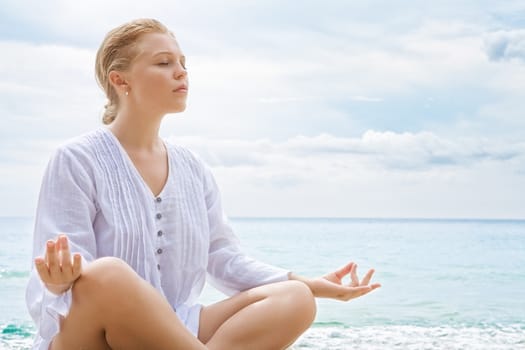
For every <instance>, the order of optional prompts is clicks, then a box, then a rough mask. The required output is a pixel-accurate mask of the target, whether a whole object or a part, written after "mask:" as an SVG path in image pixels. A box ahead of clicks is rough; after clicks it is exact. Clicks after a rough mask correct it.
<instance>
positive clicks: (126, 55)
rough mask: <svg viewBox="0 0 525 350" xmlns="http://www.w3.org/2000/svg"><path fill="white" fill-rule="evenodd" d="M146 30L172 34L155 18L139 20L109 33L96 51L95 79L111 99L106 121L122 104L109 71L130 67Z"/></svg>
mask: <svg viewBox="0 0 525 350" xmlns="http://www.w3.org/2000/svg"><path fill="white" fill-rule="evenodd" d="M147 33H166V34H170V35H171V36H173V33H171V32H170V31H169V30H168V28H167V27H166V26H165V25H164V24H162V23H160V22H159V21H157V20H155V19H150V18H142V19H136V20H133V21H130V22H128V23H124V24H122V25H120V26H118V27H116V28H115V29H113V30H111V31H110V32H108V33H107V34H106V37H105V38H104V41H102V44H101V45H100V47H99V49H98V51H97V57H96V61H95V74H96V79H97V82H98V85H99V86H100V87H101V88H102V90H104V92H105V93H106V97H107V98H108V103H107V104H106V105H105V106H104V108H105V110H104V115H103V117H102V122H103V123H104V124H111V123H112V122H113V121H114V120H115V118H116V116H117V111H118V106H119V99H118V95H117V92H116V91H115V89H114V88H113V86H112V85H111V82H110V81H109V73H110V72H111V71H113V70H115V71H122V72H124V71H127V70H128V69H129V67H130V66H131V63H132V62H133V60H134V59H135V58H136V57H137V55H138V54H139V51H138V49H137V43H138V41H139V39H140V37H141V36H142V35H144V34H147Z"/></svg>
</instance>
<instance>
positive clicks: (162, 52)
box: [153, 51, 186, 58]
mask: <svg viewBox="0 0 525 350" xmlns="http://www.w3.org/2000/svg"><path fill="white" fill-rule="evenodd" d="M158 55H171V56H176V55H175V54H174V53H173V52H172V51H159V52H156V53H154V54H153V57H157V56H158ZM180 57H181V58H186V56H184V55H180Z"/></svg>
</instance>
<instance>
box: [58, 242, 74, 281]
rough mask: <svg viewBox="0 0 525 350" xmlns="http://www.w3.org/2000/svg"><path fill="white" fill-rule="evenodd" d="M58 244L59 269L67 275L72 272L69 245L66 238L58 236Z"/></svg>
mask: <svg viewBox="0 0 525 350" xmlns="http://www.w3.org/2000/svg"><path fill="white" fill-rule="evenodd" d="M58 241H59V242H60V253H61V254H60V255H61V267H62V271H63V272H66V273H68V274H71V273H72V272H73V270H72V266H71V253H70V250H69V244H68V241H67V237H66V236H60V238H59V239H58Z"/></svg>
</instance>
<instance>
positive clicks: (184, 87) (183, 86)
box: [173, 85, 188, 92]
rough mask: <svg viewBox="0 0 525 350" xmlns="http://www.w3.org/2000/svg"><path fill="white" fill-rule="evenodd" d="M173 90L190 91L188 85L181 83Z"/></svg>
mask: <svg viewBox="0 0 525 350" xmlns="http://www.w3.org/2000/svg"><path fill="white" fill-rule="evenodd" d="M173 92H188V85H181V86H179V87H178V88H176V89H175V90H173Z"/></svg>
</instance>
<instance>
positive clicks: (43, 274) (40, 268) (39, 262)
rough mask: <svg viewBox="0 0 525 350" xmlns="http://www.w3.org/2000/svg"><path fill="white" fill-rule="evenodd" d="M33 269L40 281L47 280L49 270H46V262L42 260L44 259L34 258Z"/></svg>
mask: <svg viewBox="0 0 525 350" xmlns="http://www.w3.org/2000/svg"><path fill="white" fill-rule="evenodd" d="M35 267H36V271H37V272H38V275H39V276H40V279H41V280H42V281H43V282H46V281H47V280H49V270H48V269H47V266H46V261H45V260H44V258H42V257H40V256H39V257H37V258H35Z"/></svg>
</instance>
